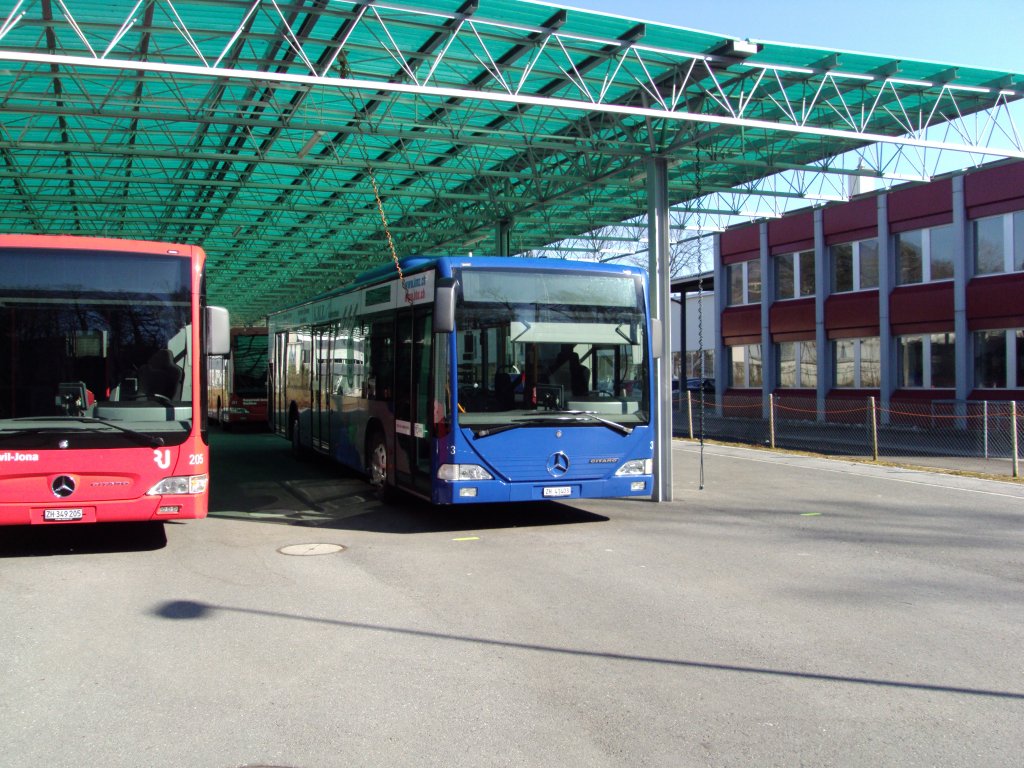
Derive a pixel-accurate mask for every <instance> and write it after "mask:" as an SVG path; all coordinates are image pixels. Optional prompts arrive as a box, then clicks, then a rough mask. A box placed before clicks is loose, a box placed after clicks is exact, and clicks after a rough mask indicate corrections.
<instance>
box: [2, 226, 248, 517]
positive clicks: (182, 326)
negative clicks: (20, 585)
mask: <svg viewBox="0 0 1024 768" xmlns="http://www.w3.org/2000/svg"><path fill="white" fill-rule="evenodd" d="M205 258H206V257H205V254H204V253H203V251H202V249H200V248H198V247H196V246H189V245H173V244H167V243H150V242H142V241H136V240H113V239H106V238H87V237H72V236H46V235H0V525H24V524H55V523H60V524H67V523H96V522H123V521H132V520H170V519H178V518H199V517H205V516H206V513H207V509H208V497H207V493H208V491H207V486H208V482H209V474H208V473H209V446H208V444H207V432H206V404H205V403H203V402H201V401H202V399H203V397H204V396H205V393H206V381H205V377H206V366H205V365H199V364H197V363H198V361H201V360H202V359H203V357H204V355H206V354H216V353H221V354H223V352H224V351H225V350H226V347H227V343H228V328H229V323H228V318H227V312H226V311H225V310H223V309H220V308H216V307H207V306H206V300H205V281H204V278H203V268H204V261H205Z"/></svg>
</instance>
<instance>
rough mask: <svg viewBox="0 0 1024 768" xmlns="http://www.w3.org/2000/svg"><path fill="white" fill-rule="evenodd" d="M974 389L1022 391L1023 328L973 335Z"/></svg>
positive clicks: (980, 332) (1023, 374)
mask: <svg viewBox="0 0 1024 768" xmlns="http://www.w3.org/2000/svg"><path fill="white" fill-rule="evenodd" d="M974 386H975V387H977V388H979V389H1007V388H1009V389H1019V388H1024V329H1021V328H1015V329H1010V330H995V331H977V332H975V334H974Z"/></svg>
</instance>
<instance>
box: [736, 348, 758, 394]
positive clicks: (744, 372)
mask: <svg viewBox="0 0 1024 768" xmlns="http://www.w3.org/2000/svg"><path fill="white" fill-rule="evenodd" d="M729 358H730V362H731V365H730V367H729V375H730V377H731V380H730V382H729V384H730V386H732V387H735V388H737V389H753V388H756V387H760V386H761V382H762V381H763V378H762V368H761V345H760V344H745V345H740V346H735V347H729Z"/></svg>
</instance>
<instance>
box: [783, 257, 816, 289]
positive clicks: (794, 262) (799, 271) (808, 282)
mask: <svg viewBox="0 0 1024 768" xmlns="http://www.w3.org/2000/svg"><path fill="white" fill-rule="evenodd" d="M814 291H815V282H814V251H801V252H800V253H783V254H780V255H778V256H776V257H775V298H776V300H778V301H784V300H785V299H799V298H803V297H804V296H813V295H814Z"/></svg>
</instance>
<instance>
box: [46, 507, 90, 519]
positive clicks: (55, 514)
mask: <svg viewBox="0 0 1024 768" xmlns="http://www.w3.org/2000/svg"><path fill="white" fill-rule="evenodd" d="M84 514H85V512H84V510H82V509H44V510H43V520H55V521H56V520H61V521H66V520H81V519H82V516H83V515H84Z"/></svg>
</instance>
